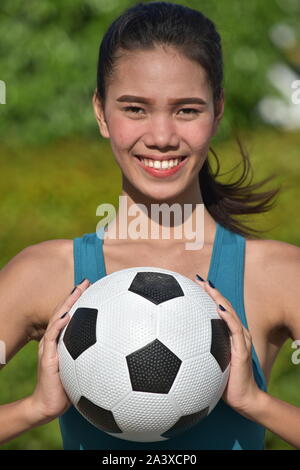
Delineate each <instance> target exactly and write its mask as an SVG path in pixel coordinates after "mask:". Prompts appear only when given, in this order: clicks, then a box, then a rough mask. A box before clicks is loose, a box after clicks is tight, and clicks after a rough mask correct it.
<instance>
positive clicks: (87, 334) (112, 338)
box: [58, 267, 231, 442]
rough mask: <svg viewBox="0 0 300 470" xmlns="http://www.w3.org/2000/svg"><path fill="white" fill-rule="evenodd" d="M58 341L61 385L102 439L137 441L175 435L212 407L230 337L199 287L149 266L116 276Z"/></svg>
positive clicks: (104, 281) (225, 370) (89, 294)
mask: <svg viewBox="0 0 300 470" xmlns="http://www.w3.org/2000/svg"><path fill="white" fill-rule="evenodd" d="M70 315H71V319H70V321H69V323H68V324H67V325H66V327H65V328H64V329H63V331H62V333H61V335H60V338H59V342H58V356H59V369H60V377H61V381H62V384H63V386H64V388H65V390H66V393H67V395H68V396H69V398H70V400H71V402H72V403H73V405H74V406H75V407H76V409H77V410H78V411H79V412H80V413H81V414H82V415H83V416H84V417H85V418H86V419H87V420H88V421H89V422H90V423H92V424H93V425H94V426H96V427H97V428H99V429H101V430H102V431H105V432H106V433H108V434H110V435H112V436H115V437H118V438H120V439H126V440H129V441H138V442H154V441H163V440H167V439H170V438H172V437H176V436H178V435H179V434H181V433H183V432H184V431H186V430H188V429H190V428H191V427H192V426H193V425H195V424H197V423H198V422H199V421H200V420H202V419H204V418H205V417H206V416H207V415H208V414H209V413H210V412H211V411H212V410H213V408H214V407H215V406H216V404H217V403H218V401H219V400H220V398H221V396H222V394H223V392H224V389H225V387H226V385H227V381H228V376H229V370H230V357H231V355H230V354H231V353H230V336H229V330H228V327H227V325H226V322H225V321H224V320H222V319H221V317H220V316H219V314H218V312H217V307H216V304H215V302H214V301H213V300H212V299H211V297H210V296H209V295H208V294H207V293H206V292H205V291H204V290H203V289H202V288H201V287H200V286H199V285H198V284H196V282H193V281H191V280H190V279H188V278H186V277H185V276H182V275H181V274H178V273H176V272H172V271H168V270H166V269H160V268H156V267H136V268H130V269H123V270H120V271H116V272H114V273H112V274H110V275H108V276H105V277H103V278H101V279H100V280H98V281H97V282H95V283H94V284H92V285H91V286H90V287H89V288H88V289H87V290H85V291H84V292H83V294H82V295H81V296H80V297H79V299H78V300H77V302H75V304H74V305H73V307H72V308H71V310H70Z"/></svg>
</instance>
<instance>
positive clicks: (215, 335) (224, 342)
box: [210, 319, 231, 372]
mask: <svg viewBox="0 0 300 470" xmlns="http://www.w3.org/2000/svg"><path fill="white" fill-rule="evenodd" d="M211 332H212V335H211V347H210V352H211V354H212V355H213V356H214V358H215V359H216V361H217V363H218V364H219V366H220V368H221V371H222V372H224V370H225V369H226V368H227V366H228V364H229V363H230V359H231V347H230V331H229V328H228V326H227V323H226V322H225V321H224V320H222V319H220V320H218V319H212V320H211Z"/></svg>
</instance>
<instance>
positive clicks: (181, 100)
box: [117, 95, 207, 104]
mask: <svg viewBox="0 0 300 470" xmlns="http://www.w3.org/2000/svg"><path fill="white" fill-rule="evenodd" d="M117 101H119V102H121V103H124V102H128V103H132V102H134V103H144V104H154V100H151V99H147V98H143V97H142V96H133V95H122V96H120V97H119V98H117ZM169 104H207V103H206V101H204V100H203V99H202V98H198V97H189V98H176V99H174V100H169Z"/></svg>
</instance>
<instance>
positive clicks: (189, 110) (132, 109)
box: [124, 106, 200, 115]
mask: <svg viewBox="0 0 300 470" xmlns="http://www.w3.org/2000/svg"><path fill="white" fill-rule="evenodd" d="M124 111H129V112H132V113H133V114H141V113H140V112H139V111H144V110H143V108H139V107H138V106H126V107H125V108H124ZM180 111H184V113H183V114H186V115H189V114H200V111H199V110H198V109H194V108H182V109H181V110H180Z"/></svg>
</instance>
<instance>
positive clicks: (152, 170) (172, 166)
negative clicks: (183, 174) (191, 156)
mask: <svg viewBox="0 0 300 470" xmlns="http://www.w3.org/2000/svg"><path fill="white" fill-rule="evenodd" d="M135 160H136V161H137V163H138V164H139V166H140V167H141V168H143V169H144V170H145V171H146V172H147V173H149V174H151V175H152V176H156V177H158V178H164V177H167V176H170V175H173V174H174V173H177V171H179V170H180V169H181V168H182V167H183V166H184V165H185V163H186V161H187V157H186V156H183V157H179V158H175V159H168V160H152V159H150V158H142V157H140V156H138V155H135Z"/></svg>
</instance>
